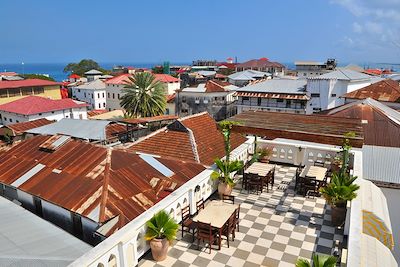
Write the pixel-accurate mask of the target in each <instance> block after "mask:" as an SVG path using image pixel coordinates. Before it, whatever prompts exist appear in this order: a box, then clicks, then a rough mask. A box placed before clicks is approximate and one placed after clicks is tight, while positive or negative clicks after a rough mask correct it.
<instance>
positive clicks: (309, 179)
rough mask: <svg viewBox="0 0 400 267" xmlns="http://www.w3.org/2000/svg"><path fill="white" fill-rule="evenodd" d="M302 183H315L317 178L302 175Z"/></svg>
mask: <svg viewBox="0 0 400 267" xmlns="http://www.w3.org/2000/svg"><path fill="white" fill-rule="evenodd" d="M304 184H305V185H316V184H317V178H316V177H314V176H306V177H304Z"/></svg>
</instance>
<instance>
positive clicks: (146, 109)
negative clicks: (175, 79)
mask: <svg viewBox="0 0 400 267" xmlns="http://www.w3.org/2000/svg"><path fill="white" fill-rule="evenodd" d="M129 79H130V81H129V83H128V84H127V85H126V86H125V89H124V91H123V92H124V95H123V96H122V97H121V106H122V107H123V108H124V109H125V110H126V113H127V115H128V116H129V117H136V118H137V117H152V116H158V115H163V114H164V112H165V108H166V105H167V98H166V96H165V87H164V85H163V84H162V83H161V82H160V81H158V80H156V79H155V76H154V75H153V74H151V73H149V72H137V73H135V75H134V76H133V77H132V78H129Z"/></svg>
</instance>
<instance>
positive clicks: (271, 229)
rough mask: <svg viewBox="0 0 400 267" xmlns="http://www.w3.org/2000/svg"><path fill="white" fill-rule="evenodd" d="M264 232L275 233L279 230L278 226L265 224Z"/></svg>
mask: <svg viewBox="0 0 400 267" xmlns="http://www.w3.org/2000/svg"><path fill="white" fill-rule="evenodd" d="M264 231H265V232H268V233H271V234H276V233H277V232H278V231H279V228H278V227H274V226H271V225H267V226H266V227H265V229H264Z"/></svg>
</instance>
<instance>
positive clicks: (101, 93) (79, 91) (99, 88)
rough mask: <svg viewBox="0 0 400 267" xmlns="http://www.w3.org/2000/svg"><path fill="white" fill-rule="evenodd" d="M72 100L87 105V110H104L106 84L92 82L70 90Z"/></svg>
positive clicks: (98, 80)
mask: <svg viewBox="0 0 400 267" xmlns="http://www.w3.org/2000/svg"><path fill="white" fill-rule="evenodd" d="M72 98H74V99H77V100H79V101H83V102H86V103H88V104H89V107H88V108H89V109H106V106H107V104H106V103H107V98H106V84H105V83H104V82H103V81H102V80H100V79H97V80H94V81H91V82H88V83H85V84H82V85H79V86H77V87H73V88H72Z"/></svg>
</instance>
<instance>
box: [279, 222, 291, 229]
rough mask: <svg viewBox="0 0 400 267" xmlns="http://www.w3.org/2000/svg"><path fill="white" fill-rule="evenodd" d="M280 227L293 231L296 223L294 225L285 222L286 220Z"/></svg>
mask: <svg viewBox="0 0 400 267" xmlns="http://www.w3.org/2000/svg"><path fill="white" fill-rule="evenodd" d="M280 228H281V229H284V230H288V231H293V229H294V225H293V224H290V223H285V222H284V223H282V224H281V226H280Z"/></svg>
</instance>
